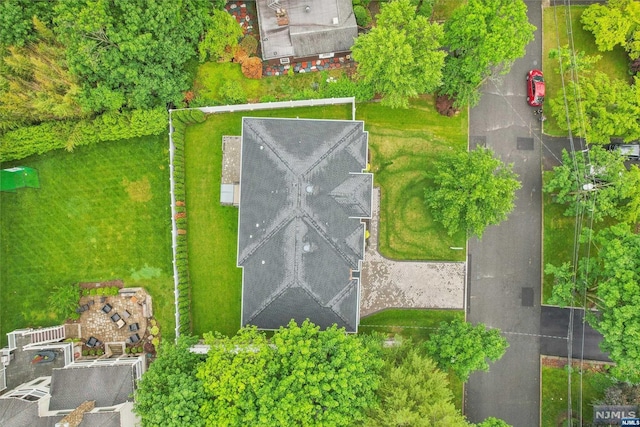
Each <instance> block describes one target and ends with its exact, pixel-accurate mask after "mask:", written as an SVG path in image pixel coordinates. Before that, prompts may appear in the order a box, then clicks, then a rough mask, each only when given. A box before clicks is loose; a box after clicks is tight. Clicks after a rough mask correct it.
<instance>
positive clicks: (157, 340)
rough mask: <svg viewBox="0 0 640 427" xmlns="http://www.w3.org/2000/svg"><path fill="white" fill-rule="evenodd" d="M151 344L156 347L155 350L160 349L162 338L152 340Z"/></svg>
mask: <svg viewBox="0 0 640 427" xmlns="http://www.w3.org/2000/svg"><path fill="white" fill-rule="evenodd" d="M151 344H153V346H154V347H155V348H158V346H159V345H160V338H158V337H155V338H153V339H152V340H151Z"/></svg>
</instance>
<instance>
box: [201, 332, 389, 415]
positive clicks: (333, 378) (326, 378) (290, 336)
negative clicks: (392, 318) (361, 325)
mask: <svg viewBox="0 0 640 427" xmlns="http://www.w3.org/2000/svg"><path fill="white" fill-rule="evenodd" d="M205 342H206V343H207V344H209V345H211V350H210V351H209V354H208V357H207V360H206V362H205V363H204V364H203V365H201V366H200V367H199V369H198V374H197V375H198V378H199V379H200V380H201V381H202V383H203V385H204V390H205V392H206V394H207V400H206V401H205V403H204V405H203V407H202V409H201V414H202V416H203V417H204V419H205V422H206V424H207V425H210V426H220V425H227V426H248V425H265V426H266V425H269V426H271V425H332V426H347V425H353V424H354V422H358V421H360V420H362V419H363V418H364V411H365V410H366V409H368V408H370V407H372V406H374V405H375V403H376V397H375V390H376V389H377V388H378V385H379V375H380V374H379V370H380V367H381V364H382V361H381V359H380V354H379V352H380V342H379V341H378V340H374V339H371V338H369V337H367V336H358V335H348V334H346V333H345V332H344V330H343V329H338V328H337V327H335V326H334V327H331V328H328V329H327V330H324V331H320V329H319V327H317V326H314V325H313V324H312V323H310V322H309V321H305V322H304V323H303V324H302V325H300V326H298V325H297V324H296V323H295V322H293V321H292V322H291V323H289V325H288V326H287V327H286V328H284V327H283V328H280V329H279V330H278V331H276V332H275V333H274V335H273V337H272V338H271V339H270V340H268V339H267V338H266V336H265V335H264V333H262V332H259V331H258V330H257V329H255V328H252V327H247V328H243V329H241V330H240V331H239V333H238V334H237V335H236V336H234V337H232V338H226V337H221V336H215V335H212V334H205Z"/></svg>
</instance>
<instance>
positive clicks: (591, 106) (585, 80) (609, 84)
mask: <svg viewBox="0 0 640 427" xmlns="http://www.w3.org/2000/svg"><path fill="white" fill-rule="evenodd" d="M633 81H634V83H633V84H632V85H629V83H627V82H626V81H623V80H618V79H611V78H610V77H609V76H608V75H607V74H605V73H602V72H599V71H596V72H594V73H592V74H586V75H583V76H582V77H581V78H580V82H579V83H576V82H575V81H573V80H571V81H569V82H568V84H567V90H566V91H565V93H564V94H563V93H559V94H558V96H556V97H553V98H551V99H550V100H549V105H550V107H551V113H552V114H553V116H554V117H555V118H556V119H557V121H558V123H559V124H560V126H563V127H564V128H565V129H568V126H567V120H566V114H567V113H568V116H569V120H570V122H571V131H572V133H573V134H574V135H578V136H582V137H584V139H585V140H586V141H587V142H588V143H590V144H607V143H609V140H610V139H611V138H612V137H614V136H617V137H621V138H623V139H624V140H625V141H633V140H636V139H638V138H640V83H639V80H638V77H634V80H633ZM605 88H606V90H605ZM565 97H566V103H567V106H568V111H567V110H566V108H565Z"/></svg>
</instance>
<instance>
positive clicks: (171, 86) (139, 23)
mask: <svg viewBox="0 0 640 427" xmlns="http://www.w3.org/2000/svg"><path fill="white" fill-rule="evenodd" d="M211 11H212V6H211V2H210V1H209V0H182V1H179V2H173V1H169V2H167V1H162V0H109V1H108V0H65V1H62V2H59V3H58V4H57V5H56V7H55V12H56V17H55V23H56V31H57V33H58V34H59V37H60V40H61V42H62V43H63V44H64V45H65V46H66V47H67V59H68V62H69V68H70V70H71V72H72V73H74V74H75V75H77V76H78V77H79V78H80V79H81V81H82V82H83V84H84V87H83V88H84V105H85V107H87V108H88V109H90V110H92V111H103V110H117V109H119V108H121V107H122V106H123V105H126V106H127V107H131V108H148V107H152V106H159V105H165V104H166V103H169V102H176V103H177V102H180V101H181V100H182V97H183V95H182V92H183V91H185V90H186V89H187V88H189V86H190V82H189V76H188V75H187V72H186V70H185V63H186V62H187V61H188V60H189V59H191V58H193V57H194V56H195V54H196V45H197V43H198V40H199V38H200V35H201V34H202V33H203V31H204V29H205V28H206V26H207V25H208V23H209V20H210V12H211Z"/></svg>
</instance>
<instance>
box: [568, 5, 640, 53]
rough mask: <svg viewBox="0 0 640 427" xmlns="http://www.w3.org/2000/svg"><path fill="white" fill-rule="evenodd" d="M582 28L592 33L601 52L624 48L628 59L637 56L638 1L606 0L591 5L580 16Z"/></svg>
mask: <svg viewBox="0 0 640 427" xmlns="http://www.w3.org/2000/svg"><path fill="white" fill-rule="evenodd" d="M580 20H581V21H582V25H583V26H584V29H585V30H587V31H591V32H592V33H593V36H594V37H595V41H596V45H597V46H598V50H600V51H608V50H613V48H614V47H615V46H623V47H624V49H625V50H626V51H627V53H628V54H629V57H630V58H631V59H632V60H633V59H637V58H639V57H640V2H637V1H634V0H609V1H608V2H607V4H606V5H603V4H598V3H596V4H592V5H591V6H589V7H588V8H587V9H586V10H585V11H584V12H583V13H582V16H581V17H580Z"/></svg>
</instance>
